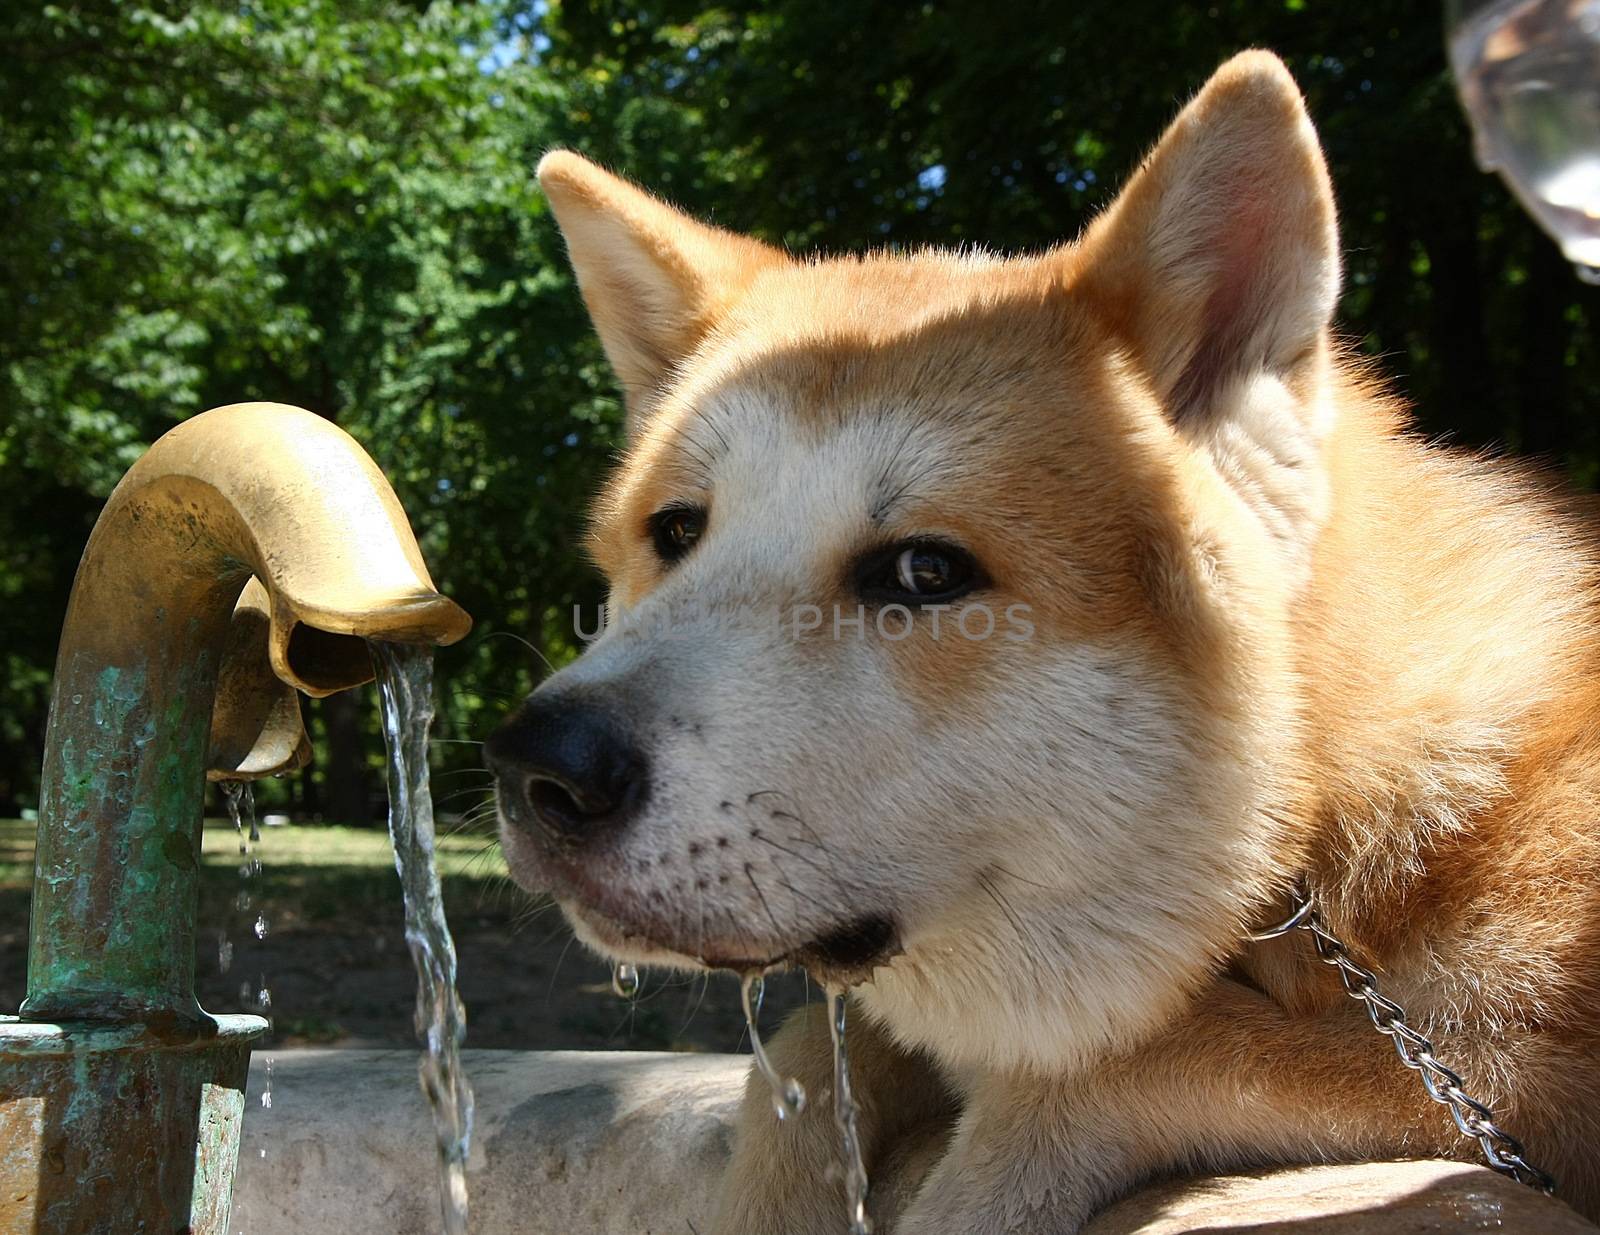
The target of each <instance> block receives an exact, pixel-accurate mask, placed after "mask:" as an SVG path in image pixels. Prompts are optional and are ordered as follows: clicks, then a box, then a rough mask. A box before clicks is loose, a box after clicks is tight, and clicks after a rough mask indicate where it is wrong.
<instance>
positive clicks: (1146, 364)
mask: <svg viewBox="0 0 1600 1235" xmlns="http://www.w3.org/2000/svg"><path fill="white" fill-rule="evenodd" d="M1077 260H1078V262H1079V263H1081V264H1079V265H1078V267H1077V269H1078V274H1077V276H1076V280H1075V283H1076V286H1077V287H1079V288H1081V289H1082V291H1083V292H1084V293H1085V294H1086V295H1087V296H1089V297H1090V298H1091V299H1090V303H1091V304H1092V306H1093V308H1094V311H1095V312H1097V313H1098V314H1100V315H1102V316H1103V317H1104V318H1105V320H1107V321H1108V322H1109V323H1110V324H1111V325H1112V328H1113V329H1114V330H1115V331H1116V332H1117V333H1118V334H1119V335H1120V336H1121V337H1122V338H1124V339H1125V340H1126V342H1127V343H1128V345H1129V347H1130V350H1131V351H1132V353H1133V355H1134V357H1135V360H1136V362H1137V363H1138V364H1139V366H1140V368H1141V369H1142V370H1143V372H1144V373H1145V375H1146V376H1147V378H1148V379H1149V380H1150V382H1151V384H1152V385H1153V386H1154V388H1155V390H1156V392H1157V394H1158V395H1159V396H1160V398H1161V399H1162V401H1163V402H1164V404H1165V406H1166V407H1167V409H1168V411H1169V413H1170V414H1171V416H1172V417H1173V419H1174V420H1175V421H1176V422H1178V423H1179V424H1189V425H1199V424H1200V423H1201V422H1203V421H1204V420H1205V419H1206V418H1207V417H1208V416H1209V415H1212V414H1222V413H1221V406H1220V405H1221V402H1222V401H1223V399H1224V398H1225V396H1226V392H1227V388H1228V387H1229V386H1230V385H1231V384H1232V383H1233V382H1234V380H1235V379H1237V378H1240V377H1242V376H1247V375H1250V374H1253V373H1257V372H1261V371H1267V372H1271V373H1275V374H1278V375H1280V376H1286V377H1292V375H1293V373H1294V371H1295V370H1296V368H1297V367H1298V366H1299V365H1300V364H1301V363H1303V362H1304V361H1306V360H1307V359H1309V358H1311V357H1312V356H1314V355H1316V354H1318V352H1319V350H1320V345H1321V344H1322V341H1323V337H1324V332H1325V330H1326V328H1327V326H1328V323H1329V320H1330V318H1331V317H1332V314H1333V308H1334V301H1335V299H1336V298H1337V296H1338V292H1339V251H1338V229H1337V225H1336V223H1335V220H1334V205H1333V190H1332V187H1331V186H1330V184H1329V181H1328V170H1327V166H1326V165H1325V164H1324V162H1323V159H1322V150H1321V148H1320V146H1319V145H1318V143H1317V136H1316V133H1315V131H1314V130H1313V129H1312V127H1311V120H1310V117H1309V116H1308V115H1307V114H1306V109H1305V104H1304V102H1303V100H1302V99H1301V97H1300V92H1299V90H1298V89H1297V88H1296V87H1295V83H1294V79H1293V78H1292V77H1291V76H1290V75H1289V71H1288V69H1287V68H1285V67H1284V64H1283V62H1282V61H1281V60H1279V59H1278V58H1277V57H1276V56H1274V55H1272V54H1271V53H1270V52H1264V51H1248V52H1244V53H1242V54H1240V55H1238V56H1235V57H1234V58H1233V59H1231V60H1229V61H1228V62H1227V63H1226V64H1224V65H1223V66H1222V67H1221V68H1220V69H1218V70H1217V72H1216V74H1215V75H1214V76H1213V77H1212V78H1211V80H1210V81H1209V82H1207V83H1206V85H1205V87H1204V88H1203V89H1202V90H1201V91H1200V93H1199V94H1198V95H1196V96H1195V98H1194V99H1193V100H1191V101H1190V103H1189V105H1188V106H1187V107H1185V108H1184V109H1183V111H1182V112H1181V113H1180V114H1179V116H1178V118H1177V119H1176V120H1175V121H1174V122H1173V123H1172V126H1171V127H1170V128H1169V129H1168V130H1167V132H1166V134H1165V135H1164V136H1163V137H1162V138H1161V141H1160V142H1159V143H1158V144H1157V145H1156V148H1155V150H1154V151H1153V152H1152V153H1151V154H1150V156H1149V158H1147V159H1146V160H1145V162H1144V164H1143V166H1142V167H1140V169H1139V171H1138V172H1137V173H1136V174H1135V175H1134V177H1133V179H1132V181H1131V182H1130V183H1129V184H1128V186H1127V187H1126V188H1125V189H1124V190H1123V192H1122V194H1121V195H1120V196H1119V197H1118V198H1117V199H1116V201H1115V202H1113V203H1112V205H1111V207H1110V208H1109V209H1108V210H1107V211H1106V212H1105V213H1104V214H1103V215H1101V216H1100V217H1099V218H1098V219H1097V220H1096V221H1095V222H1094V224H1093V225H1092V226H1091V227H1090V228H1089V230H1088V232H1087V234H1086V235H1085V236H1084V238H1083V241H1082V243H1081V244H1080V246H1079V249H1078V258H1077Z"/></svg>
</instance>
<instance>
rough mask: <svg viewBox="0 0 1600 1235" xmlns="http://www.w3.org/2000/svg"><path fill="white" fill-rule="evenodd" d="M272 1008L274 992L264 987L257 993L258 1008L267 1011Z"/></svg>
mask: <svg viewBox="0 0 1600 1235" xmlns="http://www.w3.org/2000/svg"><path fill="white" fill-rule="evenodd" d="M271 1006H272V992H271V991H269V990H268V989H267V988H266V987H264V986H263V987H262V988H261V989H260V990H259V991H257V992H256V1007H258V1008H263V1009H265V1008H270V1007H271Z"/></svg>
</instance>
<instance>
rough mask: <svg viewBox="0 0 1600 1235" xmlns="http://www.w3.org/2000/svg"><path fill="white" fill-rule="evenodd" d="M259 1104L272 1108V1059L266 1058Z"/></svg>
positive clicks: (265, 994)
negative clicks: (265, 1073)
mask: <svg viewBox="0 0 1600 1235" xmlns="http://www.w3.org/2000/svg"><path fill="white" fill-rule="evenodd" d="M261 996H262V998H263V999H265V998H267V992H266V991H262V992H261ZM269 1002H270V1000H269ZM261 1105H262V1106H264V1107H266V1108H267V1109H269V1110H270V1109H271V1108H272V1060H270V1059H268V1060H267V1079H266V1081H265V1082H264V1083H263V1084H262V1086H261Z"/></svg>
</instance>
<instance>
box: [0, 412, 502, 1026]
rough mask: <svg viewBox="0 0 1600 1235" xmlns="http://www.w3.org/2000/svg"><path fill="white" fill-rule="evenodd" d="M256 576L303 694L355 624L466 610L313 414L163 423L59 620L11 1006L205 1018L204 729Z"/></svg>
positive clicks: (281, 672) (345, 660)
mask: <svg viewBox="0 0 1600 1235" xmlns="http://www.w3.org/2000/svg"><path fill="white" fill-rule="evenodd" d="M252 575H254V576H255V577H256V579H258V580H259V581H260V583H261V586H262V588H263V589H264V591H265V615H266V646H267V655H268V662H269V664H270V665H271V668H272V670H273V672H274V673H275V674H276V676H277V677H278V678H279V679H280V680H281V681H283V682H285V683H287V684H289V685H291V686H294V687H296V688H298V689H299V690H302V691H304V692H306V693H307V694H311V695H319V696H320V695H327V694H331V693H332V692H334V691H337V690H342V689H346V688H348V687H351V686H356V685H359V684H360V683H362V682H365V681H367V680H369V679H370V678H371V676H372V670H371V666H370V663H369V661H368V657H367V652H366V646H365V640H367V639H383V640H388V641H391V642H398V643H430V644H445V643H452V642H454V641H455V640H457V639H459V638H461V637H462V635H464V634H465V633H466V632H467V630H468V628H469V626H470V624H471V623H470V619H469V618H468V617H467V615H466V614H465V613H464V612H463V611H462V610H461V609H460V608H459V607H458V606H457V605H456V604H455V603H454V602H452V601H450V600H448V599H446V598H445V597H443V596H441V595H439V593H438V592H437V591H436V590H435V589H434V586H433V582H432V580H431V579H430V578H429V576H428V571H427V567H426V566H424V564H423V562H422V555H421V553H420V552H419V550H418V548H417V544H416V540H415V538H414V537H413V536H412V533H411V530H410V527H409V525H408V524H407V522H406V518H405V515H404V513H403V512H402V511H401V509H400V504H399V501H398V500H397V499H396V498H395V495H394V492H393V490H391V489H390V487H389V484H388V482H387V481H386V480H385V479H384V477H383V475H382V473H381V472H379V471H378V469H377V467H376V466H375V465H374V464H373V463H372V461H371V460H370V459H369V458H368V457H367V456H366V454H365V453H364V452H363V451H362V449H361V447H360V446H358V445H357V444H356V442H355V441H354V439H352V438H351V437H350V436H349V435H348V434H346V433H345V432H343V431H342V430H341V429H339V428H338V427H336V426H335V425H333V424H332V423H330V422H329V421H326V420H324V419H322V418H321V417H319V416H315V415H313V414H311V413H310V412H306V411H303V410H301V409H299V408H293V407H287V406H284V405H282V404H272V403H243V404H235V405H233V406H231V407H224V408H218V409H216V410H214V411H211V412H207V413H205V414H204V415H201V416H196V417H194V418H193V419H191V420H189V421H186V422H185V423H183V424H181V425H179V426H178V427H177V428H175V429H173V430H172V431H171V432H169V433H168V434H166V436H164V437H163V438H161V440H160V441H158V442H157V443H156V444H155V445H154V446H152V447H151V448H150V450H149V451H148V452H147V453H146V454H145V456H144V457H143V458H142V459H140V461H139V462H138V463H136V464H135V465H134V466H133V468H132V469H131V470H130V471H129V472H128V474H127V475H126V476H125V477H123V479H122V482H121V483H120V484H119V485H118V486H117V488H116V490H115V491H114V492H113V493H112V495H111V497H110V499H109V500H108V501H107V503H106V507H105V509H104V511H103V512H102V513H101V515H100V519H99V521H98V522H97V523H96V525H95V528H94V532H93V533H92V535H91V536H90V539H89V544H88V547H87V548H86V549H85V550H84V554H83V559H82V562H81V563H80V565H79V567H78V575H77V580H76V582H75V583H74V585H73V592H72V599H71V602H70V604H69V606H68V610H67V620H66V624H65V626H64V627H63V630H62V638H61V649H60V653H59V655H58V659H57V664H56V677H55V687H54V694H53V698H52V703H51V709H50V722H49V729H48V733H47V736H46V755H45V763H44V773H43V784H42V792H41V801H40V823H39V832H38V855H37V859H36V868H35V872H36V873H35V880H34V894H33V920H32V928H31V935H30V941H29V955H28V996H27V1000H26V1001H25V1002H24V1004H23V1006H22V1012H21V1015H22V1019H23V1020H24V1021H92V1022H93V1021H98V1022H107V1021H128V1020H135V1021H139V1022H142V1023H144V1024H146V1025H160V1024H166V1025H171V1026H174V1027H177V1026H183V1025H203V1024H204V1023H206V1021H207V1019H208V1018H206V1017H205V1015H204V1014H203V1013H202V1012H201V1011H200V1008H199V1005H198V1004H197V1003H196V1001H195V997H194V920H195V912H196V906H197V890H198V883H197V876H198V871H199V865H200V826H201V813H202V808H203V800H204V792H205V781H206V770H207V755H208V734H209V730H210V728H211V716H212V706H213V698H214V695H215V691H216V686H217V677H218V667H219V664H220V663H221V661H222V659H223V655H224V650H225V647H226V645H227V640H228V633H229V627H230V622H231V620H232V616H233V612H234V609H235V603H236V602H237V601H238V599H239V597H240V593H241V592H242V590H243V589H244V587H245V585H246V583H247V582H248V581H249V579H250V577H251V576H252Z"/></svg>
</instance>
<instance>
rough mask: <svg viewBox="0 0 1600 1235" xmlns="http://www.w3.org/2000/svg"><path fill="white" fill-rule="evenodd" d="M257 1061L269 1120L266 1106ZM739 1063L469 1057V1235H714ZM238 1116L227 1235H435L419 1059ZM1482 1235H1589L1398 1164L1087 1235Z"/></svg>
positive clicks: (323, 1070) (1494, 1194) (1490, 1193)
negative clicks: (240, 1130)
mask: <svg viewBox="0 0 1600 1235" xmlns="http://www.w3.org/2000/svg"><path fill="white" fill-rule="evenodd" d="M268 1059H270V1060H271V1061H272V1105H271V1106H270V1108H269V1107H265V1106H263V1105H262V1101H261V1098H262V1094H263V1092H264V1090H265V1087H266V1080H267V1068H266V1061H267V1060H268ZM748 1063H749V1061H748V1059H747V1058H746V1057H742V1056H729V1055H666V1054H651V1053H642V1052H640V1053H631V1052H580V1051H570V1052H566V1051H550V1052H538V1051H529V1052H523V1051H468V1052H466V1067H467V1073H468V1075H469V1076H470V1077H471V1079H472V1082H473V1087H474V1089H475V1090H476V1092H477V1096H478V1131H477V1135H476V1137H475V1138H474V1144H473V1149H472V1156H471V1158H470V1160H469V1162H468V1181H469V1184H470V1186H471V1189H472V1235H708V1226H709V1220H710V1211H711V1196H712V1192H713V1189H714V1187H715V1184H716V1180H717V1176H718V1173H719V1172H720V1170H721V1167H722V1163H723V1161H724V1160H725V1158H726V1156H727V1153H728V1143H729V1130H728V1125H729V1120H730V1119H731V1117H732V1115H733V1112H734V1109H735V1107H736V1105H737V1101H738V1097H739V1093H740V1091H741V1088H742V1086H743V1081H744V1074H745V1070H746V1068H747V1067H748ZM245 1110H246V1114H245V1127H244V1143H243V1148H242V1151H241V1160H240V1164H239V1182H238V1186H237V1189H236V1191H235V1196H234V1222H233V1228H232V1230H233V1235H304V1233H305V1232H308V1231H319V1232H330V1233H332V1235H438V1232H439V1230H440V1229H441V1228H440V1223H439V1209H438V1199H437V1198H438V1192H437V1186H438V1185H437V1175H436V1170H435V1166H434V1156H433V1134H432V1130H431V1126H430V1124H429V1121H428V1116H427V1112H426V1109H425V1106H424V1103H423V1100H422V1095H421V1094H420V1092H419V1091H418V1089H417V1081H416V1055H415V1053H414V1052H411V1051H393V1050H381V1051H354V1050H292V1051H273V1052H269V1053H266V1054H258V1055H257V1056H256V1057H255V1059H254V1061H253V1063H252V1065H251V1070H250V1091H249V1095H248V1099H247V1103H246V1108H245ZM841 1213H842V1207H841ZM840 1230H841V1235H842V1232H843V1224H842V1222H841V1227H840ZM1484 1230H1494V1231H1497V1232H1499V1235H1595V1233H1596V1232H1600V1228H1597V1227H1595V1226H1592V1225H1591V1224H1590V1223H1588V1222H1585V1221H1584V1220H1583V1219H1581V1218H1579V1217H1578V1216H1577V1215H1576V1214H1574V1213H1573V1212H1572V1211H1571V1210H1569V1209H1567V1208H1566V1207H1565V1206H1563V1205H1560V1204H1558V1203H1556V1202H1553V1201H1550V1200H1547V1199H1546V1198H1544V1197H1542V1196H1539V1195H1538V1194H1536V1193H1534V1192H1533V1191H1532V1190H1531V1189H1527V1188H1523V1187H1521V1186H1520V1185H1517V1184H1514V1183H1512V1182H1510V1181H1509V1180H1505V1179H1502V1178H1501V1177H1500V1176H1497V1175H1495V1174H1493V1173H1492V1172H1490V1171H1488V1170H1486V1169H1485V1168H1483V1167H1478V1166H1468V1165H1464V1164H1460V1163H1446V1162H1399V1163H1376V1164H1369V1165H1363V1166H1342V1167H1327V1166H1325V1167H1300V1168H1292V1169H1287V1170H1280V1171H1272V1172H1266V1173H1263V1174H1260V1175H1241V1176H1227V1177H1221V1178H1214V1179H1201V1180H1184V1181H1177V1182H1173V1183H1167V1184H1159V1185H1156V1186H1155V1187H1152V1188H1149V1189H1146V1190H1145V1191H1143V1192H1141V1193H1139V1194H1137V1195H1135V1196H1133V1197H1130V1198H1128V1199H1127V1200H1125V1201H1123V1202H1121V1203H1120V1204H1118V1205H1116V1206H1114V1207H1112V1208H1111V1209H1110V1210H1108V1211H1107V1212H1106V1213H1104V1214H1102V1215H1101V1216H1100V1217H1099V1218H1097V1219H1096V1220H1095V1221H1094V1223H1093V1224H1091V1227H1090V1228H1089V1232H1086V1235H1090V1233H1092V1235H1186V1233H1191V1232H1205V1233H1207V1235H1224V1233H1232V1235H1242V1233H1244V1232H1249V1233H1250V1235H1268V1233H1271V1232H1283V1233H1286V1235H1380V1233H1382V1235H1390V1233H1391V1232H1395V1233H1402V1235H1454V1233H1458V1232H1468V1231H1484ZM750 1235H766V1233H764V1232H751V1233H750ZM951 1235H967V1233H965V1232H952V1233H951Z"/></svg>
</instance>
